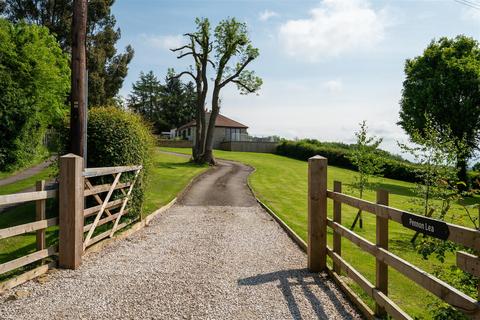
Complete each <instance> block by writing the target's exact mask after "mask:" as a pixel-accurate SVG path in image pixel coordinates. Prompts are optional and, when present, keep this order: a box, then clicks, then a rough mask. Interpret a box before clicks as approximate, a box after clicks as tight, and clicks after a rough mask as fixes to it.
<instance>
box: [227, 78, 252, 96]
mask: <svg viewBox="0 0 480 320" xmlns="http://www.w3.org/2000/svg"><path fill="white" fill-rule="evenodd" d="M230 82H233V83H236V84H238V85H239V86H240V87H242V88H244V89H245V90H247V91H248V92H250V93H254V92H255V89H252V88H249V87H248V86H247V85H246V84H244V83H242V82H241V81H238V80H231V81H230Z"/></svg>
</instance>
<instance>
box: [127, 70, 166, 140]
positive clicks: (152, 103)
mask: <svg viewBox="0 0 480 320" xmlns="http://www.w3.org/2000/svg"><path fill="white" fill-rule="evenodd" d="M162 90H163V88H162V85H161V83H160V81H159V80H158V79H157V77H156V76H155V75H154V74H153V71H150V72H148V73H146V74H145V73H143V72H141V73H140V79H138V80H137V81H136V82H135V83H134V84H132V92H131V94H130V96H129V98H128V106H129V108H130V109H132V110H133V111H135V112H136V113H139V114H140V115H142V116H143V117H144V118H145V119H147V120H148V121H150V122H151V123H152V124H153V125H154V127H155V129H156V130H157V131H162V130H163V129H165V127H167V123H165V121H164V120H163V119H162V118H161V108H162V107H161V102H160V101H161V99H162ZM159 127H160V128H159Z"/></svg>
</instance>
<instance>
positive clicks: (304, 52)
mask: <svg viewBox="0 0 480 320" xmlns="http://www.w3.org/2000/svg"><path fill="white" fill-rule="evenodd" d="M387 20H388V19H387V14H386V10H384V9H382V10H378V11H376V10H374V9H373V8H371V6H370V4H369V2H368V1H367V0H324V1H322V3H321V4H320V6H319V7H317V8H314V9H312V10H311V11H310V17H309V18H307V19H299V20H288V21H287V22H285V23H284V24H283V25H282V26H281V27H280V30H279V37H280V41H281V42H283V45H284V47H285V49H286V51H287V53H288V54H289V55H291V56H299V57H303V58H305V57H306V58H308V59H310V60H319V59H323V58H328V57H333V56H338V55H340V54H342V53H345V52H349V51H354V50H364V49H369V48H372V47H374V46H375V45H376V44H378V43H379V42H380V41H381V40H382V39H383V38H384V37H385V29H386V27H387Z"/></svg>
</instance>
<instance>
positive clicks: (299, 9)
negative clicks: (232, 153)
mask: <svg viewBox="0 0 480 320" xmlns="http://www.w3.org/2000/svg"><path fill="white" fill-rule="evenodd" d="M473 1H477V0H473ZM478 2H479V3H480V1H478ZM113 13H114V14H115V16H116V18H117V25H118V26H119V27H120V28H121V30H122V38H121V40H120V41H119V43H118V47H119V49H121V48H123V47H125V46H126V45H127V44H131V45H132V46H133V47H134V49H135V57H134V59H133V61H132V63H131V65H130V71H129V75H128V77H127V79H126V81H125V83H124V87H123V89H122V91H121V94H122V95H123V96H127V95H128V93H129V92H130V89H131V84H132V82H134V81H135V80H137V79H138V76H139V73H140V72H141V71H145V72H146V71H149V70H153V71H154V72H155V74H156V75H157V76H158V77H159V78H161V79H163V78H164V77H165V74H166V71H167V69H168V68H170V67H174V68H175V69H176V70H177V71H181V70H184V69H186V68H187V67H188V66H189V65H190V64H191V61H190V60H188V59H183V60H177V59H176V57H175V55H174V54H173V53H171V52H170V51H169V50H168V48H171V47H175V46H178V45H180V44H182V43H184V39H183V38H182V36H181V35H182V34H183V33H186V32H190V31H193V30H194V19H195V17H207V18H209V19H210V21H211V22H212V24H213V25H216V23H217V22H218V21H220V20H222V19H224V18H226V17H236V18H238V19H239V20H242V21H244V22H246V23H247V25H248V28H249V31H250V36H251V39H252V42H253V44H254V46H256V47H258V48H259V49H260V57H259V58H258V59H257V60H256V61H254V63H252V64H251V66H250V69H253V70H255V71H256V73H257V74H258V75H259V76H261V77H262V78H263V80H264V85H263V87H262V90H261V91H260V92H259V95H249V96H243V95H240V94H239V93H238V92H237V90H236V87H235V86H231V87H228V88H225V90H224V91H223V93H222V110H221V112H222V113H223V114H225V115H226V116H229V117H231V118H234V119H235V120H238V121H240V122H242V123H244V124H246V125H248V126H249V127H250V129H249V132H250V133H251V134H253V135H262V136H265V135H274V134H275V135H280V136H283V137H287V138H303V137H309V138H317V139H320V140H324V141H327V140H328V141H343V142H353V141H354V135H353V132H354V131H355V130H356V129H357V128H358V123H359V122H361V121H362V120H367V124H368V125H369V128H370V130H371V132H372V133H374V134H377V135H379V136H382V137H383V138H384V142H383V144H382V146H381V147H382V148H384V149H387V150H390V151H393V152H398V148H397V147H396V141H397V140H398V141H402V142H403V141H406V136H405V135H404V133H403V131H402V129H401V128H400V127H398V126H397V125H396V122H397V121H398V112H399V109H400V107H399V103H398V102H399V100H400V96H401V89H402V81H403V79H404V74H403V67H404V62H405V59H407V58H411V57H414V56H417V55H419V54H421V53H422V51H423V49H424V48H425V47H426V46H427V45H428V43H429V42H430V41H431V40H432V39H433V38H439V37H441V36H448V37H453V36H455V35H458V34H465V35H468V36H472V37H474V38H476V39H477V40H480V10H476V9H473V8H470V7H468V6H465V5H462V4H460V3H458V2H455V1H454V0H444V1H399V0H397V1H371V0H323V1H294V0H277V1H252V0H243V1H226V0H224V1H220V0H216V1H181V0H177V1H157V0H135V1H133V0H123V1H122V0H117V2H116V3H115V5H114V7H113Z"/></svg>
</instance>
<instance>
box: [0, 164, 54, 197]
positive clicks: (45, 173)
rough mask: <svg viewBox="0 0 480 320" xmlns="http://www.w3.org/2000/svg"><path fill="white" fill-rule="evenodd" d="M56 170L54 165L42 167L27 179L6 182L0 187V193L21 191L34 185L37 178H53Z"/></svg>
mask: <svg viewBox="0 0 480 320" xmlns="http://www.w3.org/2000/svg"><path fill="white" fill-rule="evenodd" d="M56 172H57V168H55V166H50V167H48V168H45V169H43V170H42V171H40V172H39V173H37V174H36V175H34V176H31V177H29V178H27V179H23V180H20V181H18V182H14V183H11V184H7V185H5V186H1V187H0V195H2V194H10V193H17V192H20V191H23V190H25V189H28V188H31V187H35V184H36V182H37V181H39V180H47V181H48V180H51V179H53V178H54V176H55V174H56Z"/></svg>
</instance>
